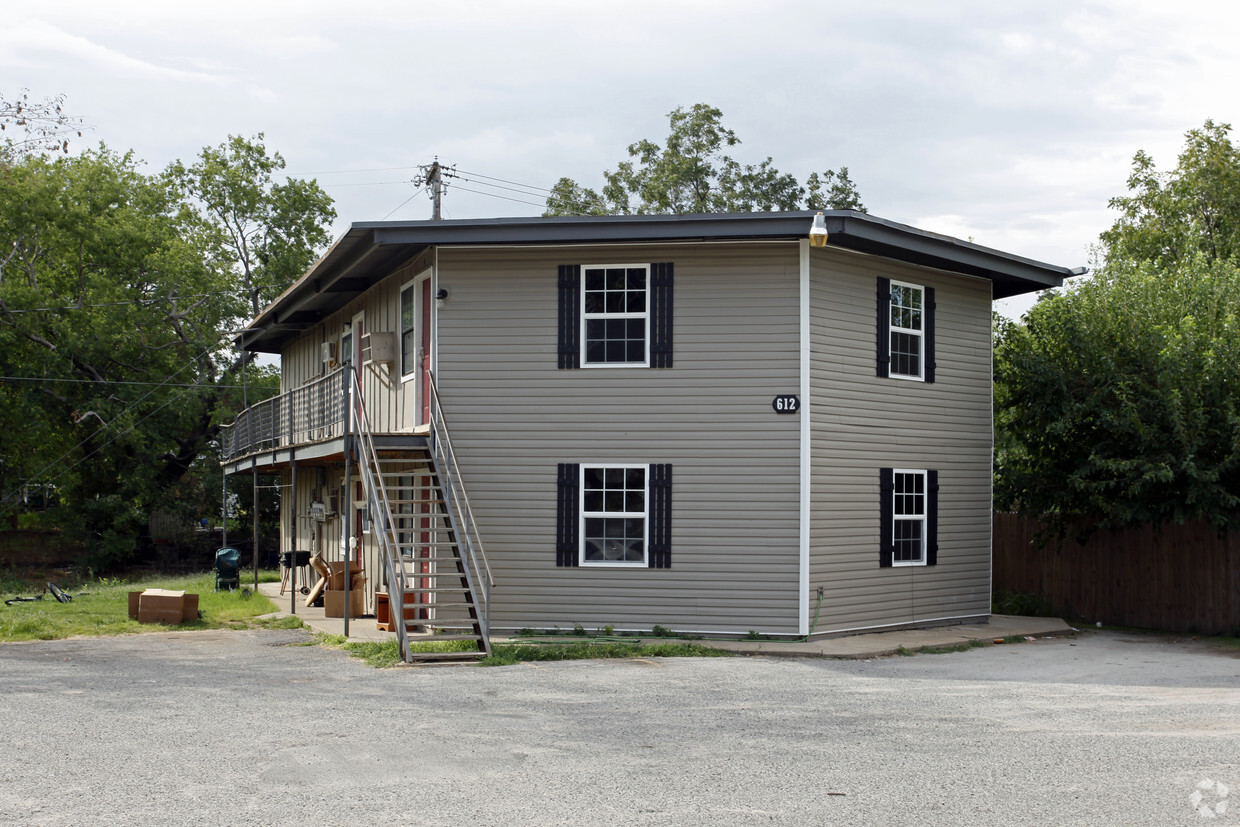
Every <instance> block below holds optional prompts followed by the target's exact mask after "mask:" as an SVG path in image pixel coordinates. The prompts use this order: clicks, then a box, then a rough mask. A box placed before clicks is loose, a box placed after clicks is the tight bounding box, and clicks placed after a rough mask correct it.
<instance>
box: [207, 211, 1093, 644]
mask: <svg viewBox="0 0 1240 827" xmlns="http://www.w3.org/2000/svg"><path fill="white" fill-rule="evenodd" d="M813 218H814V216H813V214H812V213H807V212H796V213H759V214H746V215H689V216H663V215H660V216H615V217H602V218H600V217H582V218H511V219H492V220H460V221H415V222H405V221H402V222H375V223H359V224H355V225H353V227H352V228H351V229H350V230H349V231H348V232H347V233H346V234H345V235H344V236H343V237H342V238H341V239H340V240H339V241H338V242H337V243H336V244H335V245H334V246H333V247H332V248H331V249H330V250H329V251H328V252H327V254H326V255H325V256H324V257H323V258H322V259H321V260H320V261H319V262H318V263H316V264H315V265H314V267H312V268H311V270H310V271H309V272H308V273H307V274H306V275H305V276H304V277H303V278H302V279H300V280H299V281H298V282H297V283H296V284H294V285H293V286H292V287H291V288H290V289H289V290H288V291H286V292H285V293H284V294H283V295H282V296H281V297H280V298H279V299H278V300H276V301H275V302H274V303H272V304H271V305H270V306H269V307H268V308H266V309H265V310H264V311H263V312H262V314H261V315H259V316H258V317H257V318H256V319H254V320H253V322H252V323H251V324H250V325H249V327H248V328H247V330H246V331H245V332H244V334H242V336H241V338H240V340H241V342H242V345H243V346H244V347H246V348H249V349H251V350H255V351H261V352H265V353H273V354H279V355H280V358H281V365H282V394H281V396H280V397H278V398H277V399H275V400H273V401H271V402H268V403H264V406H256V408H255V409H251V410H250V411H247V412H246V413H244V414H243V415H242V417H241V418H240V419H239V420H238V423H237V425H236V426H235V427H234V428H232V429H231V431H230V432H229V433H228V434H227V435H226V439H225V455H226V462H227V465H226V471H227V472H228V473H249V472H251V471H253V470H257V471H259V472H270V471H272V470H277V469H278V470H280V471H281V472H282V473H283V475H284V481H285V485H286V486H288V488H287V489H286V490H287V491H289V492H290V495H288V496H286V497H285V498H284V502H283V509H284V511H283V514H284V520H283V525H284V540H283V542H284V545H285V548H286V549H288V548H292V547H294V546H296V547H297V548H308V549H311V550H317V551H321V552H323V553H324V555H325V556H326V557H328V559H340V558H341V556H342V554H343V553H344V549H345V548H351V549H353V550H352V551H351V552H349V553H351V554H353V555H355V556H356V559H359V561H360V563H361V566H362V568H363V569H364V570H365V571H367V572H368V586H367V588H368V592H367V596H366V600H367V607H368V608H372V607H373V601H374V593H375V591H376V590H378V591H384V590H385V585H384V584H385V582H386V581H387V580H389V579H391V577H393V576H396V575H393V574H392V573H390V572H389V571H388V570H387V569H386V568H385V565H386V564H385V563H384V555H385V554H389V553H390V554H391V556H392V558H393V559H398V558H402V556H403V559H404V560H405V561H407V562H408V563H409V566H408V571H410V572H411V573H412V574H411V575H410V582H411V583H413V584H414V585H415V586H416V587H418V588H420V589H421V593H420V594H418V595H415V596H412V597H407V598H406V600H407V601H408V602H410V603H414V602H419V603H424V604H425V605H424V606H422V608H420V609H419V610H418V611H417V612H416V614H417V619H419V620H421V621H422V625H428V626H434V625H438V623H437V622H436V618H437V617H438V615H437V614H436V613H435V612H436V611H438V610H437V609H436V608H435V607H437V606H439V605H441V604H438V603H436V602H435V601H447V600H448V599H449V597H448V596H447V594H446V593H447V592H448V591H450V589H449V585H450V586H451V588H452V589H453V590H455V591H456V592H457V594H456V596H455V597H453V598H452V599H457V598H458V597H459V593H460V592H461V591H464V592H471V591H472V593H473V595H472V596H473V597H474V598H475V599H478V598H479V597H480V595H479V592H480V590H482V589H483V585H484V581H485V585H486V586H487V587H488V588H487V589H486V591H487V594H486V597H487V601H486V606H485V607H484V610H480V612H481V614H480V616H484V617H485V618H486V619H489V624H490V629H491V630H493V631H494V632H495V633H497V634H498V633H504V632H511V631H515V630H518V629H523V628H531V629H552V628H559V629H569V628H572V627H574V626H575V625H576V624H580V625H582V626H584V627H586V628H588V629H596V628H602V627H604V626H611V627H614V629H615V630H617V631H620V630H636V631H648V630H650V629H651V628H652V627H653V626H655V625H656V624H658V625H661V626H664V627H668V628H671V629H675V630H680V631H685V632H693V633H697V634H705V635H736V634H742V635H743V634H745V633H747V632H749V631H755V632H759V633H763V634H770V635H776V636H786V637H798V636H805V635H826V634H831V633H839V632H845V631H859V630H867V629H884V628H892V627H899V626H906V625H929V624H937V623H953V622H962V621H971V620H978V619H983V618H985V617H987V616H988V615H989V612H990V531H991V448H992V431H991V302H992V300H994V299H997V298H1002V297H1006V296H1012V295H1017V294H1020V293H1027V292H1032V291H1036V290H1042V289H1044V288H1047V287H1052V286H1057V285H1059V284H1061V283H1062V280H1063V278H1064V277H1066V276H1069V275H1072V271H1069V270H1068V269H1067V268H1063V267H1056V266H1052V265H1049V264H1044V263H1041V262H1037V261H1032V260H1029V259H1025V258H1021V257H1019V256H1015V255H1011V254H1009V253H1004V252H1000V251H997V250H992V249H988V248H985V247H981V246H978V245H975V244H971V243H967V242H964V241H960V240H957V239H954V238H948V237H945V236H940V235H936V234H931V233H926V232H923V231H920V230H917V229H914V228H912V227H908V226H904V225H900V224H896V223H893V222H889V221H884V220H882V219H880V218H876V217H874V216H870V215H865V214H861V213H855V212H851V211H838V212H828V213H826V215H825V229H826V230H827V238H826V243H825V245H824V246H815V245H814V244H811V242H810V240H809V233H810V229H811V223H812V220H813ZM346 366H347V367H348V370H345V369H344V368H345V367H346ZM349 373H356V375H357V376H358V377H359V379H360V383H359V390H360V400H358V399H356V398H355V399H354V400H353V401H352V402H351V403H348V405H346V403H345V402H344V401H343V390H342V389H343V388H344V384H343V383H344V382H345V379H344V378H343V376H344V375H345V374H349ZM348 411H353V412H354V415H348ZM350 423H352V425H350ZM346 430H347V431H349V432H350V433H357V432H359V431H360V430H365V431H366V432H367V434H368V436H367V438H368V439H369V444H370V446H371V447H370V449H369V452H367V451H366V450H362V451H361V454H360V455H359V457H358V459H357V462H356V464H351V465H349V467H346V462H345V457H346V455H347V452H346V448H347V447H348V446H349V445H350V444H351V443H350V442H349V440H348V439H346V435H345V432H346ZM448 433H450V440H451V441H450V446H449V447H450V449H451V450H450V451H444V450H441V451H440V456H439V459H438V460H436V459H435V458H434V457H433V456H432V454H433V450H432V449H433V448H434V444H442V443H445V442H446V440H445V438H444V436H445V435H446V434H448ZM441 447H442V445H441ZM449 453H451V454H454V456H455V464H454V466H453V468H448V467H447V465H448V464H449V463H450V462H451V457H449V456H448V454H449ZM367 465H369V467H370V468H371V471H369V472H368V471H367V469H366V466H367ZM346 473H347V474H349V484H348V487H347V489H346V487H345V477H346ZM381 478H382V479H385V480H387V483H386V487H387V489H388V491H387V493H388V497H387V502H386V504H385V503H384V502H383V501H382V497H379V498H376V497H374V496H372V494H373V493H375V492H373V491H367V490H366V489H367V487H368V486H369V487H370V488H372V489H378V488H380V487H383V486H381V485H380V479H381ZM418 492H421V493H418ZM466 497H467V498H468V499H467V502H465V498H466ZM445 501H447V503H448V504H445ZM466 506H467V507H466ZM453 508H461V509H462V510H461V511H460V513H459V514H457V516H456V517H455V518H453V517H452V513H453ZM454 519H455V520H456V522H455V523H454ZM467 524H468V525H467ZM385 525H387V526H389V527H390V532H389V533H388V534H387V535H384V532H383V527H384V526H385ZM440 525H441V526H443V527H445V530H446V531H447V532H448V533H447V535H443V534H436V533H435V527H436V526H440ZM380 535H384V536H387V537H388V540H387V543H386V545H387V546H388V547H390V548H392V549H393V551H391V552H385V551H384V546H385V543H384V540H383V537H382V536H380ZM465 535H469V537H470V538H472V539H467V538H466V536H465ZM346 537H347V538H348V539H347V540H346V539H345V538H346ZM445 537H446V539H445ZM453 544H455V546H454V548H453V550H452V553H451V554H443V555H441V554H438V553H437V552H436V549H437V548H439V546H440V545H444V546H453ZM465 545H468V546H469V551H470V554H467V555H464V556H466V557H470V559H471V560H473V562H475V563H477V565H478V568H477V569H476V570H475V569H473V568H471V567H470V566H469V565H468V563H469V561H466V563H465V564H461V563H458V562H457V557H459V556H461V555H460V551H461V548H460V547H462V546H465ZM475 546H478V547H481V546H484V547H485V553H486V560H487V561H488V562H489V572H488V571H487V566H486V565H484V564H482V563H481V562H479V561H477V560H474V559H473V557H471V556H470V555H471V554H473V552H474V550H475V548H474V547H475ZM454 555H455V556H454ZM417 561H422V562H417ZM466 569H468V572H467V571H466ZM467 573H468V574H469V576H468V577H466V576H465V575H466V574H467ZM449 581H450V583H449ZM445 583H448V585H445ZM491 583H493V585H490V584H491ZM458 586H459V588H458ZM435 589H440V590H441V591H435ZM442 606H443V611H444V616H445V617H447V616H448V614H449V612H448V611H447V603H446V602H443V603H442ZM470 617H472V615H470ZM445 623H446V621H445Z"/></svg>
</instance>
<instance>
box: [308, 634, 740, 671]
mask: <svg viewBox="0 0 1240 827" xmlns="http://www.w3.org/2000/svg"><path fill="white" fill-rule="evenodd" d="M317 641H318V642H319V643H321V644H322V645H324V646H328V647H330V648H333V649H341V650H344V651H346V652H348V653H349V654H350V655H352V656H353V657H355V658H359V659H361V660H363V661H365V662H366V663H367V664H368V665H370V666H374V667H377V668H384V667H389V666H396V665H397V664H398V663H400V662H401V661H400V648H399V644H398V643H397V642H396V640H395V639H392V640H386V641H383V642H377V641H360V640H347V639H346V638H344V637H343V636H341V635H322V634H321V635H318V636H317ZM475 645H476V644H475V643H474V642H473V641H472V640H438V641H426V642H419V643H415V644H413V651H414V652H473V651H475ZM731 654H732V653H731V652H725V651H723V650H721V649H711V648H710V647H707V646H702V645H700V644H696V643H645V642H643V641H640V640H636V641H632V642H629V641H623V642H621V641H588V640H587V641H577V640H574V641H566V642H563V643H552V642H540V643H533V642H531V643H524V642H523V643H497V644H495V645H494V646H493V647H492V654H491V656H490V657H487V658H481V659H480V660H478V662H477V663H478V665H479V666H512V665H514V664H517V663H524V662H529V661H552V660H594V659H602V658H718V657H730V656H731Z"/></svg>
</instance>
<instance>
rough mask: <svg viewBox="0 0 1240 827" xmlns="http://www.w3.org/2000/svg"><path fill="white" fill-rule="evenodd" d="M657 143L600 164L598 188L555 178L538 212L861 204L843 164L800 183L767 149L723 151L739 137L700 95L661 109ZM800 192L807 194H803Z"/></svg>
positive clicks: (699, 210)
mask: <svg viewBox="0 0 1240 827" xmlns="http://www.w3.org/2000/svg"><path fill="white" fill-rule="evenodd" d="M668 126H669V131H668V136H667V139H666V141H665V142H664V144H663V145H662V146H660V145H659V144H657V143H655V142H653V141H650V140H641V141H638V142H637V143H634V144H631V145H630V146H629V148H628V154H629V160H626V161H621V162H620V163H619V164H618V165H617V167H616V169H615V170H614V171H610V172H605V173H604V178H605V180H606V183H605V184H604V186H603V188H602V192H601V193H600V192H598V191H596V190H593V189H589V188H587V187H582V186H581V185H580V184H578V183H577V182H576V181H574V180H572V179H571V178H561V179H560V180H559V181H557V182H556V184H555V186H554V187H552V189H551V195H550V196H549V197H548V198H547V208H546V211H545V212H544V213H543V214H544V215H628V214H634V213H638V214H646V213H670V214H684V213H717V212H769V211H773V210H796V209H801V208H802V207H804V208H807V209H850V210H858V211H860V212H865V207H864V206H863V205H862V203H861V198H860V193H859V192H858V190H857V188H856V185H855V184H854V183H853V182H852V180H851V179H850V178H849V177H848V168H847V167H841V168H840V170H839V172H835V171H832V170H827V171H826V172H825V173H824V174H823V175H821V176H820V175H819V174H818V173H817V172H814V173H811V174H810V177H809V179H808V180H807V182H806V185H805V186H802V185H801V184H800V183H799V182H798V181H797V179H796V178H795V177H794V176H792V175H790V174H787V173H781V172H780V171H779V170H778V169H776V168H775V165H774V162H773V161H772V159H771V158H770V157H767V158H766V159H765V160H763V161H761V162H760V163H758V164H742V163H741V162H739V161H737V160H735V159H733V158H732V157H731V156H730V155H728V154H727V151H728V149H729V148H730V147H733V146H736V145H737V144H739V143H740V139H739V138H737V137H736V133H735V132H733V131H732V130H731V129H728V128H726V127H724V126H723V113H722V112H720V111H719V110H718V109H716V108H714V107H712V106H708V105H707V104H704V103H699V104H695V105H694V106H693V107H692V108H690V109H688V110H686V109H685V108H684V107H677V108H676V109H675V110H673V111H672V112H670V113H668ZM807 196H808V197H807Z"/></svg>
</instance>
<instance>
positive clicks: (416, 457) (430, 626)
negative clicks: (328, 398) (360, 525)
mask: <svg viewBox="0 0 1240 827" xmlns="http://www.w3.org/2000/svg"><path fill="white" fill-rule="evenodd" d="M429 385H430V389H431V405H430V409H431V416H430V424H429V429H428V430H427V433H426V445H425V447H418V448H413V449H409V450H400V451H387V450H384V451H382V452H380V451H376V449H375V441H374V438H373V435H372V433H371V430H370V426H369V422H368V421H367V417H366V413H365V409H364V406H362V405H360V404H358V403H357V402H356V401H355V402H354V406H355V410H356V411H357V416H356V417H355V421H356V431H357V436H358V445H359V452H360V456H359V458H358V466H359V468H360V469H361V476H362V484H363V487H364V488H365V491H366V497H367V501H368V504H369V506H370V512H371V515H372V520H373V522H374V534H375V536H376V537H377V538H378V541H379V547H380V554H381V558H382V560H383V567H384V572H385V574H386V581H387V591H388V600H389V608H390V611H391V618H392V625H393V628H394V629H395V630H396V634H397V638H398V639H399V641H400V651H401V656H402V658H403V659H404V660H405V661H406V662H408V663H414V662H420V661H444V660H468V659H477V658H482V657H486V656H488V655H490V654H491V641H490V636H489V627H490V616H489V615H490V594H491V587H492V586H493V585H494V580H493V579H492V577H491V570H490V567H489V566H488V565H487V561H486V553H485V551H484V550H483V546H482V538H481V537H480V536H479V535H478V528H477V524H476V523H475V521H474V515H473V510H472V509H471V508H470V505H469V498H468V497H467V495H466V492H465V487H464V485H463V484H462V483H461V473H460V468H459V467H458V465H457V462H456V454H455V452H454V451H453V449H452V441H451V438H450V436H449V435H448V429H447V426H446V424H445V423H444V419H443V411H442V409H441V407H440V405H439V394H438V390H437V389H436V387H435V383H434V380H433V379H431V381H430V383H429ZM351 395H352V396H353V399H354V400H360V399H361V398H362V397H361V394H360V391H359V389H358V383H357V379H356V376H355V377H354V378H353V382H352V388H351ZM430 641H473V642H474V644H475V647H476V648H475V649H473V650H470V651H450V652H443V651H429V652H422V651H416V652H415V651H411V645H410V644H411V643H413V642H430Z"/></svg>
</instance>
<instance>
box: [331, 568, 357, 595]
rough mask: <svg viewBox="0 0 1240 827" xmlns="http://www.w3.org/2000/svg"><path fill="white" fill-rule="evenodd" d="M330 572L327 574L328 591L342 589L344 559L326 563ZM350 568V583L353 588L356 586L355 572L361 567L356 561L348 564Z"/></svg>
mask: <svg viewBox="0 0 1240 827" xmlns="http://www.w3.org/2000/svg"><path fill="white" fill-rule="evenodd" d="M327 565H328V568H329V571H330V573H329V574H328V575H327V588H328V589H329V590H330V591H335V592H338V591H342V590H343V589H344V561H338V562H332V563H328V564H327ZM349 568H350V570H351V571H352V572H353V582H352V583H350V585H351V586H353V588H357V585H358V584H357V574H358V572H360V571H361V570H362V567H361V566H360V565H358V564H357V563H350V564H349Z"/></svg>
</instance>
